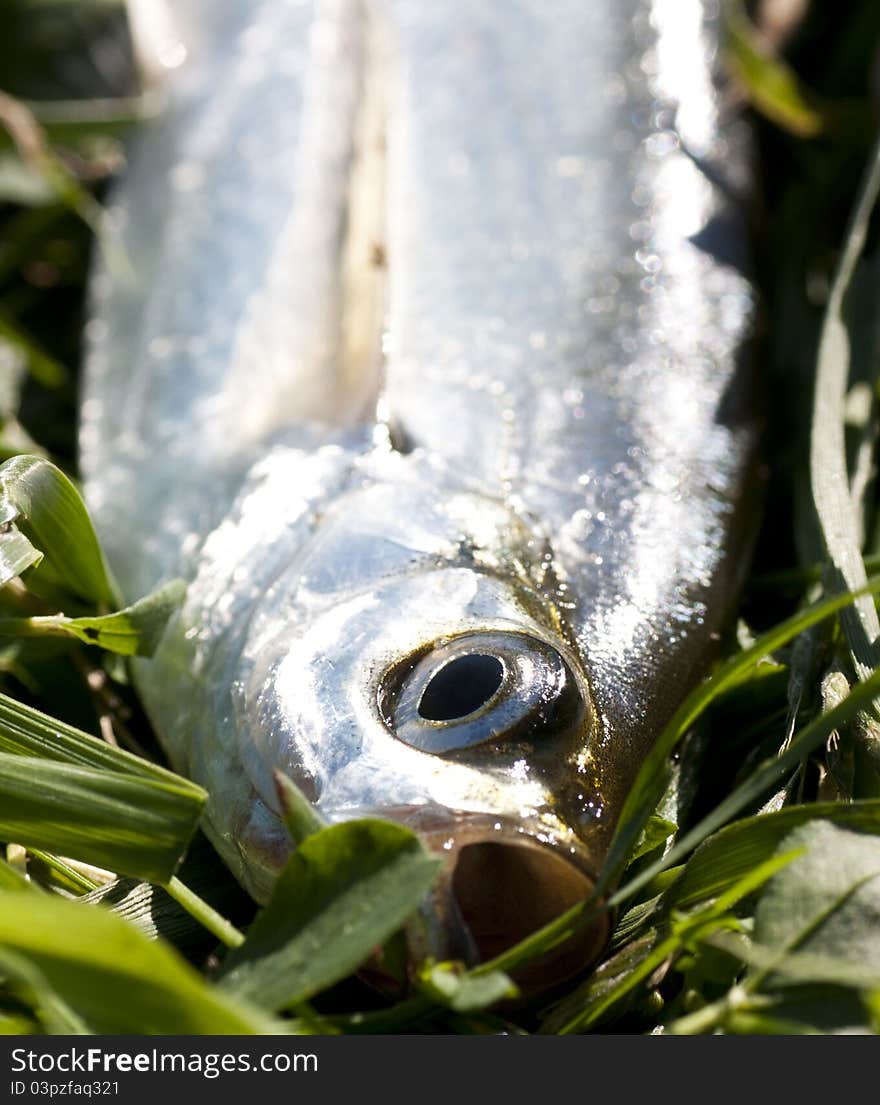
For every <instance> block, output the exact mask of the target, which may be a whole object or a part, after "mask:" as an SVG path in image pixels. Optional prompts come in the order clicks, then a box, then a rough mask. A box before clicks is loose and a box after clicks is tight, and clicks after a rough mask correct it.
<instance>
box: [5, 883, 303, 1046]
mask: <svg viewBox="0 0 880 1105" xmlns="http://www.w3.org/2000/svg"><path fill="white" fill-rule="evenodd" d="M0 947H2V948H3V949H5V950H11V951H12V952H15V953H18V954H19V955H21V956H23V957H25V958H26V959H27V960H28V961H29V962H30V963H32V964H34V966H35V967H36V968H37V969H38V970H39V971H40V972H41V973H42V974H43V975H44V977H45V978H46V980H47V982H48V984H49V985H50V986H51V987H52V988H53V990H54V991H55V992H56V993H57V994H58V995H59V996H60V997H61V998H62V999H63V1000H64V1001H65V1002H66V1003H67V1004H68V1005H69V1006H70V1007H71V1008H72V1009H73V1010H74V1011H75V1012H76V1013H77V1014H78V1015H79V1016H80V1017H82V1018H83V1020H84V1021H85V1023H86V1024H87V1025H88V1026H89V1028H90V1029H91V1030H92V1031H95V1032H100V1033H108V1032H112V1033H125V1032H132V1033H137V1034H139V1035H140V1034H144V1033H149V1034H154V1033H161V1034H166V1035H167V1034H171V1035H175V1034H182V1035H201V1034H215V1033H216V1034H229V1035H239V1034H246V1035H250V1034H253V1033H277V1032H279V1031H280V1032H283V1031H285V1027H284V1025H283V1024H280V1023H279V1022H277V1021H274V1020H273V1019H271V1018H269V1017H267V1016H266V1015H265V1014H263V1013H260V1012H259V1011H258V1010H256V1009H253V1008H252V1007H250V1006H248V1004H247V1003H245V1002H242V1001H239V1000H238V999H237V998H234V997H233V996H232V995H230V994H227V993H223V992H222V991H221V990H219V989H218V988H217V987H213V986H209V985H208V984H207V983H206V982H205V981H204V980H203V979H202V978H201V977H200V976H199V975H198V973H197V972H196V971H195V970H193V968H192V967H190V966H189V965H188V964H187V963H186V962H185V961H184V960H183V959H181V958H180V956H178V955H177V954H176V952H174V951H173V950H172V949H171V948H170V947H168V946H167V945H166V944H164V943H163V942H162V941H159V940H152V941H151V940H147V939H146V937H144V936H142V935H141V934H140V933H139V932H138V931H137V930H136V929H134V928H132V927H131V926H130V925H128V924H126V922H125V921H123V920H122V919H121V918H119V917H117V916H116V915H115V914H113V913H110V912H108V911H107V910H104V909H101V908H99V907H96V906H87V905H81V904H80V903H78V902H68V901H63V900H61V899H59V898H54V897H50V896H49V895H41V896H35V895H23V894H10V893H6V892H3V891H0Z"/></svg>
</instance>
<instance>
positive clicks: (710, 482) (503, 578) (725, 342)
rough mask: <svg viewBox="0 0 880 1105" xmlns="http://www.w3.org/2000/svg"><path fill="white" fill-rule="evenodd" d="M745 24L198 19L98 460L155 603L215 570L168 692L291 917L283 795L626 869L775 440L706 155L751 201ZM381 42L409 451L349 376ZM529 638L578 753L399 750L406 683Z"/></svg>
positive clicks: (158, 691) (191, 599) (98, 375)
mask: <svg viewBox="0 0 880 1105" xmlns="http://www.w3.org/2000/svg"><path fill="white" fill-rule="evenodd" d="M712 7H713V5H711V4H709V3H705V4H704V3H699V2H687V3H685V2H683V0H654V2H648V0H628V2H626V3H612V2H611V0H608V2H603V3H592V4H583V3H582V2H574V0H571V2H570V0H558V2H556V3H553V4H546V3H538V2H537V0H518V2H517V3H513V4H511V3H500V2H499V3H496V2H485V3H481V4H479V5H468V6H467V8H466V9H464V8H462V6H458V5H456V6H454V8H453V6H450V5H439V4H438V5H425V4H416V3H412V2H410V0H387V2H376V3H375V4H369V5H367V6H366V8H367V11H368V15H367V16H365V15H364V8H363V7H361V6H360V5H355V4H349V3H345V2H343V0H339V2H337V3H323V4H322V3H281V2H280V0H273V2H272V3H268V2H263V3H257V4H252V5H246V6H245V5H241V4H237V3H233V2H231V0H227V2H226V3H224V4H217V5H211V4H207V3H206V2H204V0H188V2H187V4H185V5H184V4H181V5H180V8H181V9H182V11H183V13H184V16H185V22H186V23H187V25H188V26H189V32H188V34H189V40H190V43H191V47H190V48H191V57H190V60H189V63H188V67H187V68H186V69H185V70H184V72H183V74H182V76H181V79H180V81H179V82H177V83H176V92H175V93H174V97H175V98H174V99H173V102H172V106H171V110H170V112H169V114H168V115H167V117H166V118H165V119H164V120H163V121H161V122H160V123H158V124H157V125H156V126H155V127H154V128H153V129H152V130H151V131H148V132H146V133H144V134H143V135H142V136H141V137H140V139H139V140H138V144H137V146H136V148H135V150H134V152H133V157H132V166H131V170H130V172H129V175H128V179H127V182H126V183H125V184H124V185H123V188H122V190H121V192H120V194H119V197H118V199H117V201H116V205H115V209H114V210H115V218H116V220H117V223H118V224H119V225H120V226H121V227H122V236H123V242H124V244H125V245H126V248H127V250H128V252H129V254H130V256H132V258H133V259H134V261H135V264H136V270H137V283H136V285H135V286H134V287H125V286H123V285H122V284H120V282H118V281H114V280H111V279H110V278H109V276H108V274H104V275H103V276H102V277H99V278H98V281H97V291H96V296H95V302H96V306H95V320H96V321H95V322H94V323H93V325H92V340H91V351H90V355H89V365H88V378H87V385H86V393H85V401H84V406H83V435H82V462H83V469H84V473H85V476H86V490H87V495H88V498H89V502H90V505H91V506H92V509H93V511H94V513H95V515H96V517H97V521H98V523H99V527H100V531H101V535H102V537H103V538H104V541H105V543H106V545H107V547H108V550H109V553H110V556H111V562H112V566H113V568H114V571H115V572H116V573H117V576H118V577H119V579H120V580H121V582H122V584H123V587H124V589H125V591H126V593H127V594H128V595H130V596H135V595H137V594H140V593H143V592H144V591H146V590H148V589H149V588H150V587H151V586H154V585H155V584H156V583H158V582H159V581H160V580H161V579H162V578H166V577H168V576H173V575H177V574H181V573H183V574H186V575H188V576H190V577H191V579H192V582H191V586H190V590H189V596H188V599H187V603H186V606H185V608H184V609H183V611H182V612H181V615H180V617H179V619H178V620H177V621H176V623H174V624H173V625H172V627H171V628H170V630H169V632H168V634H167V635H166V638H165V640H164V642H163V644H162V647H161V648H160V650H159V653H158V655H157V657H156V659H155V660H153V661H152V662H150V663H149V664H140V665H139V666H138V668H137V679H138V684H139V687H140V689H141V692H142V695H143V697H144V700H145V702H146V705H147V708H148V710H149V712H150V715H151V717H152V719H153V721H154V723H155V724H156V726H157V729H158V731H159V733H160V736H161V737H162V739H163V742H164V743H165V744H166V747H167V748H168V749H169V751H170V753H171V755H172V758H173V760H174V762H175V763H176V764H177V765H178V767H179V768H180V769H181V770H184V771H186V772H188V773H190V774H191V775H192V776H193V777H194V778H196V779H198V780H200V781H201V782H203V783H204V784H206V785H207V786H208V788H209V790H210V791H211V807H210V830H211V832H212V836H213V838H214V839H215V841H216V842H217V844H218V846H219V848H220V849H221V851H222V852H223V854H224V855H225V857H226V858H227V860H228V861H229V862H230V864H231V865H232V866H233V868H234V869H235V870H236V872H237V874H238V876H239V878H240V879H241V880H242V881H243V882H244V883H245V885H247V886H248V887H249V888H250V889H251V890H252V892H254V893H255V894H256V895H257V896H259V897H264V896H265V894H266V893H267V891H268V888H269V886H270V885H271V881H272V878H273V875H274V872H275V871H276V870H277V866H278V864H279V863H280V862H281V861H282V858H283V856H284V855H285V854H286V851H287V849H288V847H289V842H288V840H287V837H286V834H285V832H284V830H283V828H282V826H281V823H280V821H279V819H278V816H277V812H276V810H277V803H276V799H275V795H274V790H273V787H272V779H271V772H272V770H273V769H276V768H281V769H283V770H286V771H288V772H289V773H290V774H291V775H292V776H293V777H294V778H295V779H296V780H297V781H298V782H299V783H300V785H301V786H303V788H304V789H305V790H306V792H307V793H309V794H310V796H311V797H312V798H313V799H314V800H315V802H316V803H317V805H318V808H319V809H321V810H323V811H324V812H326V813H327V815H328V816H330V817H331V818H338V817H346V816H352V815H354V814H355V813H356V812H359V811H365V810H370V811H380V812H381V811H396V816H408V817H410V818H411V819H412V820H413V822H414V823H418V822H419V821H420V819H421V820H422V821H424V820H425V817H427V818H429V819H430V818H431V817H434V818H435V821H436V826H437V827H438V831H442V832H448V833H449V839H450V840H452V839H453V838H454V837H455V835H456V833H458V832H460V831H461V832H462V833H464V832H465V830H464V829H461V826H462V825H466V826H468V827H469V828H468V829H467V831H470V827H472V826H473V825H477V826H478V827H479V829H478V831H479V832H483V831H484V829H483V828H482V826H483V825H484V823H485V825H486V826H488V827H489V828H488V829H486V830H485V831H487V832H488V831H490V829H491V826H492V825H494V824H496V823H498V824H502V822H503V824H504V825H505V826H507V825H508V824H512V825H513V826H515V828H514V830H512V831H515V832H517V833H520V834H521V835H524V836H526V837H528V838H530V839H534V840H536V841H542V842H544V843H546V844H549V845H552V846H554V847H556V848H557V849H561V850H562V851H565V852H566V853H567V854H574V855H575V856H576V858H577V859H578V862H579V863H581V864H582V865H583V866H584V867H585V869H593V870H595V868H596V867H597V866H598V865H599V864H600V863H601V859H602V855H603V851H604V848H605V846H606V845H607V840H608V836H609V833H610V831H611V829H612V828H613V824H614V818H615V816H616V813H617V811H618V810H619V806H620V802H621V800H622V797H623V795H624V793H625V791H626V789H627V787H628V786H629V783H630V781H631V779H632V776H633V774H634V772H635V770H636V769H637V767H638V765H639V763H640V762H641V759H642V758H643V756H644V754H645V751H646V750H647V748H648V747H649V746H650V743H651V742H652V740H653V738H654V737H655V735H656V733H657V731H658V730H659V728H660V727H661V726H662V724H663V722H664V721H665V720H666V719H667V718H668V717H669V715H670V713H671V711H672V710H673V709H674V707H675V706H676V705H677V703H678V702H679V701H680V699H681V698H682V696H683V695H684V693H685V692H686V690H687V689H688V688H689V686H690V685H691V684H692V683H693V682H694V680H695V679H696V678H697V677H698V676H699V674H700V673H701V671H702V670H703V668H704V665H705V662H706V658H707V655H708V654H709V652H710V651H711V647H712V639H713V637H714V636H715V635H716V634H717V631H718V629H719V627H720V625H721V623H722V620H723V617H724V613H725V607H726V604H727V602H728V601H729V599H730V596H731V594H732V592H733V581H734V578H735V576H736V574H737V569H738V562H739V559H740V557H741V554H742V548H743V545H742V530H743V515H744V513H745V506H744V496H743V489H744V487H745V485H746V484H747V480H748V472H749V465H750V463H751V458H752V455H753V445H754V424H753V420H752V418H751V415H750V413H749V398H748V396H749V384H748V372H747V367H746V366H744V365H743V351H744V348H745V344H746V342H747V337H748V332H749V326H750V317H751V311H752V290H751V286H750V284H749V281H748V279H747V278H746V277H745V276H744V275H743V273H742V271H741V266H740V265H739V263H738V261H739V258H738V257H737V256H736V254H737V252H738V251H739V249H740V243H741V242H742V240H743V239H744V236H745V231H744V220H745V216H744V212H743V210H742V204H741V201H737V200H736V199H735V198H732V196H731V195H730V194H729V193H728V192H727V191H725V190H723V189H721V188H719V187H718V185H717V184H716V183H715V182H714V181H713V179H712V176H711V174H708V173H707V172H705V171H704V169H703V167H702V165H701V162H705V163H706V164H709V165H714V166H718V165H721V164H723V166H724V172H725V174H726V176H727V177H728V179H733V181H734V184H736V183H737V181H739V182H740V183H741V181H742V180H743V179H745V177H746V176H747V171H746V168H745V164H746V152H745V148H744V136H743V133H742V130H741V126H740V124H739V123H738V122H737V121H736V120H731V121H727V122H724V121H723V120H722V113H723V109H722V103H721V98H720V93H719V92H718V91H717V89H716V87H715V85H714V84H713V73H714V60H713V46H712V43H713V41H714V39H713V35H714V24H713V21H712V19H711V18H710V17H709V16H710V15H711V11H710V9H711V8H712ZM218 11H219V12H220V16H219V17H218V15H217V14H216V13H217V12H218ZM707 12H708V13H709V15H707ZM215 19H216V20H217V23H215V22H214V21H215ZM245 23H247V24H248V26H249V28H250V29H248V30H247V31H246V33H238V31H240V30H241V28H242V27H244V25H245ZM216 26H219V27H220V30H216V31H214V30H212V27H216ZM203 28H204V32H203V31H202V29H203ZM230 28H231V29H232V30H236V33H232V30H230ZM202 35H203V37H200V36H202ZM377 42H378V43H380V44H381V46H382V49H381V51H380V55H379V56H380V58H381V63H380V64H381V73H380V74H379V80H380V83H381V85H382V87H383V88H384V90H385V92H384V94H385V98H386V102H387V110H388V127H387V143H388V152H387V159H386V165H385V176H386V179H387V202H386V203H385V212H386V219H387V228H386V245H387V249H386V252H387V257H388V277H387V334H386V337H385V340H384V358H383V373H384V381H383V384H382V388H381V407H382V411H383V416H384V417H385V418H386V419H387V421H388V423H389V425H390V427H391V430H392V440H393V441H395V442H396V443H397V444H398V445H400V444H401V443H405V449H403V450H401V449H399V448H392V447H391V445H390V443H389V439H388V437H387V435H384V434H383V433H381V432H379V433H378V434H377V432H376V431H377V423H375V422H373V421H369V420H364V419H363V418H361V417H360V410H361V408H362V399H363V393H362V391H358V392H357V398H356V400H351V398H350V397H351V391H352V388H351V384H352V381H351V378H350V374H348V373H347V372H346V371H343V370H342V367H341V365H340V361H341V359H342V357H341V350H342V349H343V346H344V344H345V342H344V335H343V334H342V332H341V329H340V323H339V319H340V315H344V314H345V308H346V287H345V277H344V273H343V270H344V267H345V263H346V261H345V253H346V248H347V247H346V242H345V225H346V211H347V210H348V207H349V204H350V199H351V197H350V195H349V193H348V182H349V180H350V177H351V172H352V166H353V164H354V161H355V155H356V152H357V150H356V139H355V137H354V136H355V134H356V131H357V123H358V108H359V103H360V93H361V90H362V89H363V87H364V81H365V80H366V79H367V76H366V74H367V73H368V71H369V70H370V67H371V65H373V62H372V60H371V59H372V57H373V56H374V55H373V54H372V51H373V50H374V48H375V45H376V43H377ZM218 73H222V74H223V79H222V80H218V77H217V75H218ZM370 79H375V74H374V75H373V77H371V78H370ZM282 101H283V102H284V104H285V109H286V110H285V111H284V112H280V111H274V110H267V106H266V105H270V104H277V103H279V102H282ZM685 147H686V149H685ZM164 174H168V182H169V183H168V187H167V188H166V189H165V190H164V191H162V190H161V189H159V188H157V181H161V179H162V177H163V175H164ZM719 246H723V247H724V248H723V250H722V249H719ZM731 252H732V254H733V257H732V260H733V261H734V262H736V263H731V256H730V254H731ZM378 426H379V429H380V431H381V423H379V424H378ZM499 634H500V635H503V637H504V639H505V640H508V641H509V642H510V647H511V648H512V649H513V648H517V649H519V651H520V654H521V655H522V656H523V657H524V658H525V659H524V661H523V663H524V664H526V661H528V664H530V665H531V667H530V668H529V671H531V672H532V674H533V677H534V694H535V696H536V697H534V698H533V699H530V700H529V701H528V702H526V703H525V704H524V705H523V707H522V709H523V710H526V709H527V708H528V709H532V710H537V711H538V713H537V714H536V715H535V716H538V715H540V716H541V717H544V718H545V720H546V719H547V718H550V719H551V720H552V721H553V724H545V725H544V726H543V727H542V725H540V724H536V725H534V726H533V727H532V728H531V729H530V730H529V731H527V732H525V733H523V732H518V736H517V737H516V739H509V740H505V739H504V733H503V732H501V733H496V734H494V736H495V739H493V740H492V741H489V742H488V743H485V744H476V745H468V746H467V747H464V748H461V749H460V750H459V751H452V752H450V751H448V750H446V751H444V753H443V755H436V754H432V753H430V752H425V751H420V750H419V749H417V748H414V747H411V746H410V745H408V744H406V743H403V742H402V741H401V740H400V739H397V737H396V736H395V735H394V733H393V725H391V726H390V725H389V717H391V716H392V715H390V714H389V707H388V706H387V695H388V694H389V685H390V684H391V683H393V682H394V681H395V680H398V681H401V680H402V684H401V686H403V684H405V681H406V678H407V676H408V674H411V672H410V669H411V671H415V670H416V667H417V665H418V663H419V662H420V660H422V659H424V657H426V656H427V657H430V656H431V655H432V654H434V653H436V654H437V655H438V656H440V655H441V654H442V656H443V657H446V658H447V659H448V656H449V655H450V653H449V649H450V648H451V649H452V651H453V652H455V650H456V649H459V650H460V651H461V654H462V655H473V654H477V655H479V654H481V652H480V650H481V649H482V648H484V646H485V648H486V649H488V648H490V645H489V644H488V643H487V642H488V641H490V639H491V641H492V642H495V644H497V638H498V635H499ZM432 650H433V652H432ZM443 650H446V651H445V652H444V651H443ZM553 656H555V657H556V658H557V660H558V662H557V661H554V660H553V659H552V657H553ZM548 657H549V659H548ZM509 667H510V665H508V666H507V667H506V668H505V670H506V671H507V670H509ZM523 670H525V669H523ZM560 672H562V673H563V675H562V676H559V673H560ZM557 677H559V678H560V679H562V682H564V683H565V684H566V688H567V690H566V692H565V693H566V695H568V694H569V692H570V691H571V688H574V690H575V691H576V696H575V697H576V699H577V700H578V702H579V703H580V706H579V708H577V709H571V710H569V711H568V712H567V713H566V714H565V718H564V723H562V722H561V721H560V717H561V715H559V714H557V713H554V712H553V710H552V709H550V707H551V706H553V705H555V704H557V703H558V702H559V701H561V700H562V698H563V697H564V696H563V694H562V691H561V690H560V689H559V687H557V686H556V684H555V683H553V680H554V679H556V678H557ZM551 684H552V686H551ZM517 686H519V684H517ZM553 688H555V689H553ZM514 689H516V688H514ZM508 690H510V688H506V689H505V687H502V688H501V690H500V691H499V692H498V693H499V694H500V695H501V698H505V695H507V692H508ZM393 693H399V694H405V687H404V689H403V690H401V689H400V688H399V687H398V688H397V690H394V691H393ZM541 695H544V698H545V699H546V702H545V701H544V700H542V699H541ZM554 696H555V697H554ZM505 701H506V699H505ZM566 701H568V698H566ZM501 704H502V705H503V703H501ZM545 707H546V709H545ZM542 709H544V713H543V714H541V710H542ZM491 713H492V711H491V710H490V709H488V707H487V711H486V716H487V719H488V716H489V714H491ZM480 716H481V717H482V716H483V715H482V714H481V715H480ZM530 716H531V715H530ZM416 720H417V719H416ZM423 720H424V719H423ZM417 724H418V722H417ZM458 724H459V723H458V722H454V723H452V728H453V729H455V728H456V727H457V726H458ZM487 726H488V728H487V733H488V732H490V730H491V723H490V721H489V720H487ZM441 727H442V725H441ZM447 729H448V726H447ZM472 729H473V726H471V734H472ZM461 731H462V733H463V731H464V727H463V726H462V727H461ZM453 735H454V734H453ZM463 739H464V738H463ZM467 739H468V740H470V739H471V738H470V737H468V738H467ZM401 810H406V811H410V812H409V813H408V814H406V815H403V814H401V813H400V811H401ZM420 811H421V812H420ZM425 811H428V812H427V813H426V812H425ZM430 811H434V813H431V812H430ZM443 811H464V813H466V814H468V815H469V816H468V817H464V818H463V817H461V816H460V815H459V813H458V812H456V814H455V816H452V815H450V816H449V818H447V819H444V814H443ZM431 831H433V830H431ZM505 831H507V830H506V828H505Z"/></svg>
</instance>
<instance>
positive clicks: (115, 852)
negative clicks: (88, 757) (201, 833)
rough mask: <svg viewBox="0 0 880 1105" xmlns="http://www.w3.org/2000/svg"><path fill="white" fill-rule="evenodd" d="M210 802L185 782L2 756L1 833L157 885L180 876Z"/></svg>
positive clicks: (8, 837) (0, 779)
mask: <svg viewBox="0 0 880 1105" xmlns="http://www.w3.org/2000/svg"><path fill="white" fill-rule="evenodd" d="M203 805H204V794H203V793H202V792H200V791H199V790H198V788H194V787H193V786H192V785H191V784H188V783H186V782H185V781H184V780H180V781H179V783H176V784H172V783H168V782H165V781H159V780H155V779H146V778H135V777H132V776H130V775H121V774H119V773H117V772H112V771H107V770H99V771H96V770H93V769H90V768H84V767H75V766H73V765H72V764H63V763H52V762H49V761H46V760H36V759H28V760H27V761H25V760H23V759H22V757H21V756H10V755H8V754H5V753H0V838H2V839H3V840H14V841H16V842H17V843H19V844H23V845H25V846H27V847H32V848H44V849H46V850H48V851H54V852H60V853H62V854H64V855H67V856H70V857H72V858H73V859H79V860H84V861H85V862H87V863H93V864H96V865H97V866H99V867H105V868H108V869H110V870H112V871H119V872H122V873H123V874H126V875H133V876H136V877H138V878H142V879H148V880H150V881H151V882H165V881H167V880H168V879H170V878H171V876H172V875H173V874H174V872H175V870H176V869H177V865H178V863H179V862H180V860H181V858H182V856H183V852H184V850H185V849H186V846H187V844H188V843H189V841H190V839H191V837H192V835H193V833H194V832H195V829H196V826H197V824H198V820H199V817H200V816H201V812H202V807H203Z"/></svg>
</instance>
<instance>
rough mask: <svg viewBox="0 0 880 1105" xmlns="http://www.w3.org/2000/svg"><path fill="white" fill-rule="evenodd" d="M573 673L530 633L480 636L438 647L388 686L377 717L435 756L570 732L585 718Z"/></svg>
mask: <svg viewBox="0 0 880 1105" xmlns="http://www.w3.org/2000/svg"><path fill="white" fill-rule="evenodd" d="M584 708H585V707H584V701H583V698H582V695H581V691H580V689H579V686H578V682H577V680H576V679H575V677H574V675H573V674H572V671H571V669H570V667H569V665H568V664H567V663H566V661H565V660H564V659H563V657H562V656H561V655H560V653H559V652H558V651H557V650H556V649H555V648H553V646H552V645H549V644H547V643H546V642H545V641H542V640H539V639H538V638H537V637H533V636H531V635H530V634H527V633H518V632H503V631H501V632H475V633H464V634H461V635H460V636H456V637H451V638H444V639H441V640H439V641H435V642H434V643H433V644H431V645H429V646H427V647H426V648H423V649H420V650H419V651H418V652H416V653H414V654H412V655H411V656H409V657H407V659H406V660H404V661H401V662H400V663H398V664H396V665H394V667H392V668H391V669H390V670H389V671H388V672H386V674H385V677H384V678H383V680H382V686H381V688H380V691H379V711H380V713H381V715H382V719H383V721H384V722H385V725H386V727H387V728H388V729H389V731H390V732H391V733H392V734H393V735H394V736H395V737H397V739H398V740H401V741H403V743H404V744H408V745H410V747H412V748H417V749H419V750H420V751H422V752H431V753H433V754H435V755H440V756H442V755H444V754H446V753H451V752H457V751H461V750H464V749H467V748H472V747H474V746H475V745H480V744H487V743H489V742H493V741H509V740H513V739H516V740H529V739H532V738H537V737H540V736H545V735H547V736H549V735H552V734H553V733H556V732H559V731H560V730H562V729H566V730H567V729H569V728H570V727H571V725H572V723H573V722H574V721H576V720H577V719H578V718H580V717H581V716H582V715H583V713H584Z"/></svg>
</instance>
